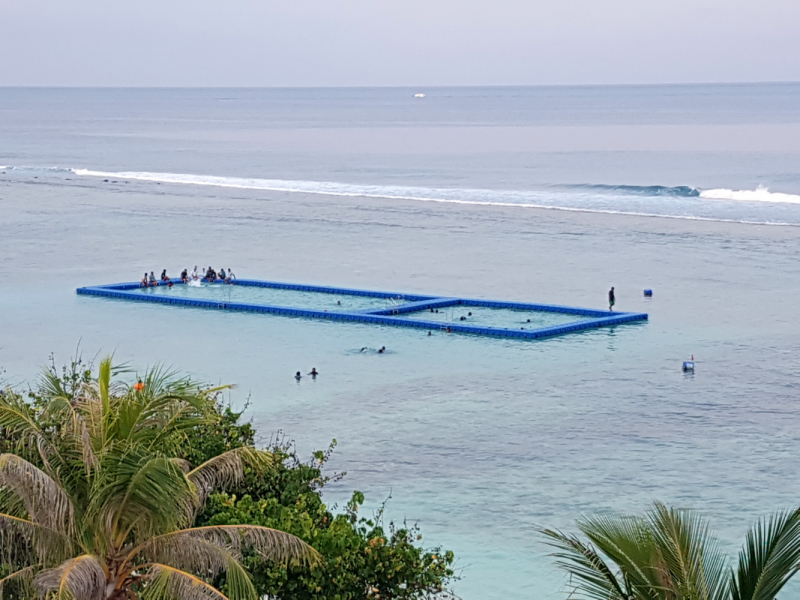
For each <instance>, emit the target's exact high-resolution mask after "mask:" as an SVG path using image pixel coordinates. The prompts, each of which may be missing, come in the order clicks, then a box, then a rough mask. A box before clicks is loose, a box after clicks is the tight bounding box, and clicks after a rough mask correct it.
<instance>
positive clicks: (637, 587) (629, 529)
mask: <svg viewBox="0 0 800 600" xmlns="http://www.w3.org/2000/svg"><path fill="white" fill-rule="evenodd" d="M578 528H579V529H580V530H581V531H582V532H583V534H584V535H586V537H587V538H589V540H590V541H591V542H592V543H593V544H594V545H595V546H596V547H597V549H598V550H599V551H600V552H601V553H603V554H605V555H606V556H607V557H608V558H609V559H611V561H613V562H614V563H616V564H617V565H618V567H619V568H620V570H621V572H622V573H623V574H624V577H625V580H626V581H627V583H628V586H629V587H630V589H631V590H632V591H633V592H634V593H635V594H640V595H641V596H642V597H647V598H654V599H656V598H658V599H661V598H663V599H669V598H670V595H669V591H670V588H671V582H670V581H669V577H668V573H667V569H666V565H665V564H664V562H663V558H662V557H661V555H660V554H659V552H658V548H657V547H656V544H655V541H654V538H653V535H652V532H651V531H650V529H649V527H648V523H647V521H646V520H645V519H641V518H638V517H629V516H620V515H613V514H607V515H597V516H593V517H584V518H582V519H580V520H579V521H578Z"/></svg>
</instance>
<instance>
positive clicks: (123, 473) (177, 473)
mask: <svg viewBox="0 0 800 600" xmlns="http://www.w3.org/2000/svg"><path fill="white" fill-rule="evenodd" d="M102 472H103V474H102V480H100V481H99V482H98V484H97V486H96V487H95V490H94V493H93V495H92V503H91V505H90V506H89V511H88V513H87V519H89V520H92V519H96V521H97V523H98V524H99V527H100V529H99V531H101V532H102V531H105V532H113V533H112V535H114V536H115V539H114V540H112V541H113V542H114V543H116V544H118V545H121V544H122V543H123V542H124V539H125V537H126V536H127V534H128V532H130V531H131V530H132V529H134V528H135V530H136V532H137V536H140V537H141V539H149V538H150V537H152V536H154V535H156V534H159V533H162V532H164V531H174V530H176V529H180V528H181V527H185V526H186V525H187V524H188V522H189V520H190V519H191V517H192V515H193V514H194V507H195V499H196V493H195V490H194V488H193V486H191V485H190V483H189V482H188V481H187V480H186V476H185V475H184V474H183V471H182V470H181V468H180V466H179V465H178V464H176V463H175V462H174V461H172V460H171V459H169V458H163V457H155V458H151V457H149V456H147V455H144V456H143V455H137V454H135V453H133V452H122V453H120V454H117V453H109V454H108V455H107V456H106V457H105V458H104V461H103V468H102Z"/></svg>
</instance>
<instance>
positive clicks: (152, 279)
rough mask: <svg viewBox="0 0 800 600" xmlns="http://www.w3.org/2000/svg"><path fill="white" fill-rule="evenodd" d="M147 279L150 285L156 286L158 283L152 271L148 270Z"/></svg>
mask: <svg viewBox="0 0 800 600" xmlns="http://www.w3.org/2000/svg"><path fill="white" fill-rule="evenodd" d="M147 281H148V283H149V284H150V287H156V286H157V285H158V282H157V281H156V276H155V275H153V272H152V271H150V278H149V279H148V280H147Z"/></svg>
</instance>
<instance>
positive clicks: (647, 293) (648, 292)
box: [644, 290, 653, 298]
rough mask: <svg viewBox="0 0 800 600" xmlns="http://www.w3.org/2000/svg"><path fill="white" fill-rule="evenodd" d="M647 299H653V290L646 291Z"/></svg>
mask: <svg viewBox="0 0 800 600" xmlns="http://www.w3.org/2000/svg"><path fill="white" fill-rule="evenodd" d="M644 297H645V298H652V297H653V290H645V291H644Z"/></svg>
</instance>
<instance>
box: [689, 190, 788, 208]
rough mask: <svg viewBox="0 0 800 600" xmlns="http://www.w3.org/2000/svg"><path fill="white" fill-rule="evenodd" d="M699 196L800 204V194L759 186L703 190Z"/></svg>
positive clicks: (710, 198)
mask: <svg viewBox="0 0 800 600" xmlns="http://www.w3.org/2000/svg"><path fill="white" fill-rule="evenodd" d="M700 197H701V198H707V199H709V200H736V201H739V202H777V203H780V204H800V196H798V195H795V194H784V193H781V192H770V191H769V190H768V189H767V188H765V187H762V186H759V187H757V188H756V189H754V190H728V189H725V188H719V189H713V190H703V191H702V192H700Z"/></svg>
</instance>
